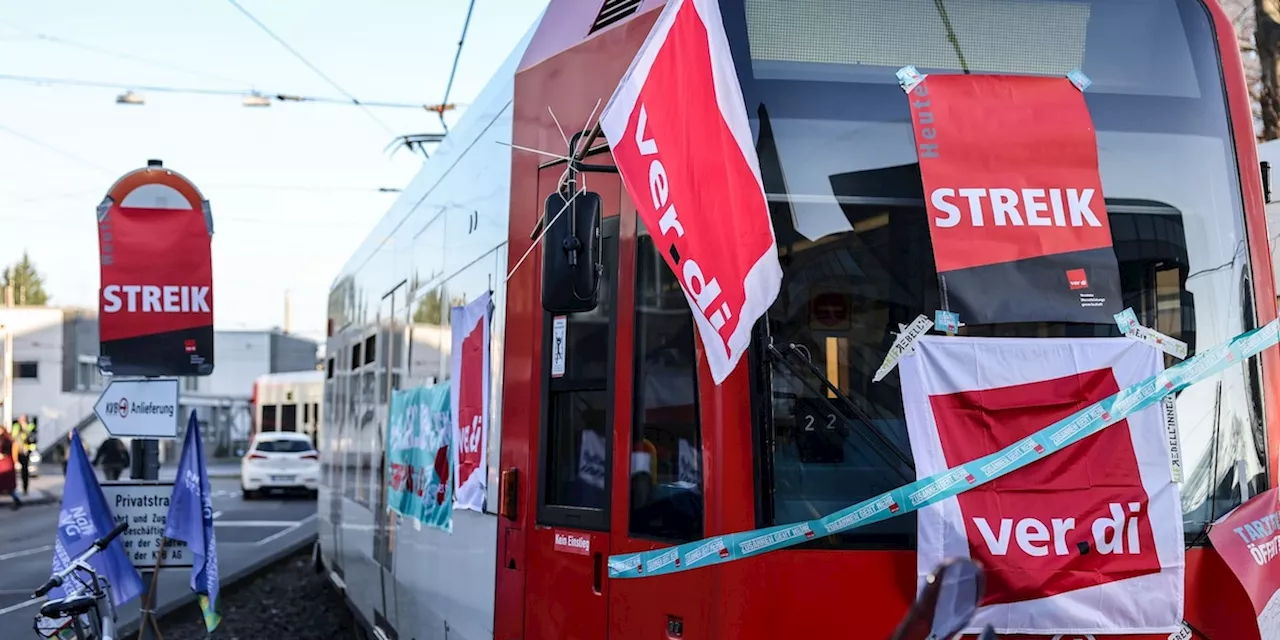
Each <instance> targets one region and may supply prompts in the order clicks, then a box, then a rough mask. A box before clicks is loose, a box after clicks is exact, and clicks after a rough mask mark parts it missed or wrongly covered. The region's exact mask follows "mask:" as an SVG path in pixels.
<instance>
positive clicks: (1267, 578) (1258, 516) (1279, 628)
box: [1209, 488, 1280, 640]
mask: <svg viewBox="0 0 1280 640" xmlns="http://www.w3.org/2000/svg"><path fill="white" fill-rule="evenodd" d="M1209 540H1210V541H1211V542H1213V548H1214V550H1216V551H1217V552H1218V555H1220V556H1222V559H1223V560H1225V561H1226V563H1227V566H1228V567H1231V572H1232V573H1234V574H1235V575H1236V579H1237V580H1239V581H1240V584H1241V585H1243V586H1244V590H1245V591H1247V592H1248V593H1249V601H1250V602H1252V603H1253V610H1254V612H1255V613H1256V614H1257V615H1258V631H1259V633H1260V635H1261V637H1262V640H1280V488H1276V489H1268V490H1267V491H1264V492H1262V493H1260V494H1258V495H1257V496H1255V497H1254V498H1253V499H1252V500H1249V501H1248V502H1246V503H1244V504H1242V505H1240V507H1239V508H1238V509H1236V510H1235V511H1232V512H1231V513H1229V514H1227V516H1226V517H1225V518H1223V519H1222V520H1220V521H1218V522H1217V523H1215V524H1214V525H1213V528H1211V529H1209Z"/></svg>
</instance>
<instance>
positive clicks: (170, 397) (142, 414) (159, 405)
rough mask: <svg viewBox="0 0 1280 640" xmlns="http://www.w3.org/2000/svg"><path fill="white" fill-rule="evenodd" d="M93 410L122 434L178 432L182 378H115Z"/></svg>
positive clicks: (154, 435) (166, 434)
mask: <svg viewBox="0 0 1280 640" xmlns="http://www.w3.org/2000/svg"><path fill="white" fill-rule="evenodd" d="M93 412H94V413H96V414H97V415H98V419H99V420H101V421H102V424H103V426H105V427H106V428H107V433H110V434H111V435H113V436H116V437H120V438H176V437H177V436H178V379H177V378H146V379H142V380H112V381H111V382H109V383H107V388H106V389H104V390H103V391H102V395H101V396H98V402H97V404H95V405H93Z"/></svg>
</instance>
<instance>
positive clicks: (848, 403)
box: [768, 341, 916, 482]
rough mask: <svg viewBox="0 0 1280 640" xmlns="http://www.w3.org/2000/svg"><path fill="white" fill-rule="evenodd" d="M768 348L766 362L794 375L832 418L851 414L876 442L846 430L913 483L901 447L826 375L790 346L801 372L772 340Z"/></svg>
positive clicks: (910, 466) (908, 460)
mask: <svg viewBox="0 0 1280 640" xmlns="http://www.w3.org/2000/svg"><path fill="white" fill-rule="evenodd" d="M768 348H769V355H771V356H772V357H771V358H770V360H772V361H774V362H776V363H778V364H781V365H783V366H785V367H786V368H787V369H788V370H789V371H790V372H791V374H792V375H793V376H795V378H796V379H797V380H799V381H800V384H802V385H804V386H805V388H807V389H808V390H809V392H810V393H812V394H813V395H814V396H815V397H816V398H818V400H819V401H820V402H822V403H823V404H824V405H825V408H826V409H827V410H828V411H830V412H832V413H833V414H836V415H842V416H848V415H852V416H853V418H854V419H856V420H857V421H858V422H861V423H862V425H863V426H864V427H866V430H870V431H871V433H872V434H874V435H875V437H876V440H874V441H873V440H872V439H871V438H870V437H869V436H867V434H866V433H864V432H863V431H864V430H863V429H850V431H853V432H854V433H856V434H858V436H859V437H861V438H862V439H863V440H864V441H866V442H867V444H869V445H871V447H870V448H871V449H872V450H874V451H875V452H876V454H877V455H879V456H880V457H881V458H883V459H884V461H885V462H886V463H888V465H889V467H891V468H892V469H893V470H894V471H896V472H897V473H898V475H899V476H901V477H902V478H903V479H904V480H906V481H908V482H911V481H914V480H915V477H914V475H915V471H916V466H915V464H914V463H912V461H911V457H910V456H908V455H907V454H906V452H904V451H903V450H902V449H901V448H899V447H898V445H896V444H894V443H893V441H891V440H889V438H887V437H886V436H885V435H884V433H882V432H881V431H880V429H879V428H877V427H876V426H875V424H874V423H872V421H871V418H870V416H868V415H867V413H866V412H865V411H863V410H862V407H859V406H858V405H857V404H856V403H854V401H853V400H852V399H851V398H849V396H846V395H845V394H844V393H843V392H841V391H840V389H839V388H837V387H836V386H835V385H833V384H831V381H830V380H828V379H827V376H825V375H823V373H822V370H821V369H818V368H817V367H816V366H814V364H813V363H812V362H810V361H809V359H808V358H805V357H803V356H800V355H798V352H799V350H798V349H796V346H795V344H794V343H792V344H788V345H787V350H788V351H789V352H790V353H793V354H797V359H798V360H799V361H800V362H801V363H802V364H804V369H801V368H799V367H797V366H796V365H795V364H794V363H792V362H791V361H790V360H789V359H788V358H787V356H786V355H785V354H783V353H782V352H781V351H779V350H778V348H777V347H775V346H773V344H772V341H770V344H769V347H768ZM806 369H807V370H808V371H809V373H811V374H813V375H814V376H815V377H816V378H818V380H820V381H821V382H822V384H823V386H824V387H826V390H827V391H829V392H831V394H832V395H834V396H835V397H836V398H837V399H839V400H840V403H841V404H842V405H843V406H844V407H845V409H846V410H845V411H841V410H840V409H839V408H838V407H836V406H835V405H834V404H833V403H832V402H831V400H830V399H828V398H827V395H826V394H825V393H823V392H822V391H821V390H819V389H817V388H816V387H814V386H813V385H812V384H810V383H809V381H808V380H806V379H805V376H804V371H805V370H806ZM877 441H878V442H879V443H880V445H881V446H882V447H884V448H885V449H888V450H889V452H890V453H892V454H893V456H894V457H896V458H897V461H896V462H895V461H894V460H891V459H889V458H888V457H887V456H886V455H885V454H884V452H883V451H881V448H880V447H877V446H875V444H876V442H877ZM897 463H901V464H902V465H903V466H905V467H906V468H907V469H910V470H911V475H910V476H908V475H907V474H905V473H903V472H902V469H901V468H900V467H899V466H898V464H897Z"/></svg>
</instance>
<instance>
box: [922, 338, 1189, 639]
mask: <svg viewBox="0 0 1280 640" xmlns="http://www.w3.org/2000/svg"><path fill="white" fill-rule="evenodd" d="M899 366H900V367H901V369H902V372H901V375H902V396H903V404H904V406H905V408H906V418H907V430H908V434H909V436H910V440H911V449H912V453H913V455H914V457H915V463H916V473H917V474H918V475H919V477H921V478H925V477H928V476H931V475H933V474H936V473H940V472H945V471H946V470H947V469H950V468H953V467H957V466H960V465H963V464H964V463H966V462H969V461H971V460H978V459H983V458H984V457H985V456H989V455H991V454H994V453H996V452H999V451H1001V450H1003V449H1005V448H1006V447H1010V446H1014V445H1019V444H1020V443H1021V446H1018V447H1016V448H1015V449H1014V450H1013V451H1012V452H1011V453H1010V454H1009V455H1005V456H1002V457H997V458H993V459H990V460H988V461H986V462H984V465H985V466H984V469H983V471H984V472H985V473H987V474H990V473H991V472H993V471H997V470H998V469H999V467H1001V466H1002V465H1003V466H1009V465H1011V464H1013V463H1014V462H1016V461H1018V460H1023V459H1028V458H1030V459H1033V460H1034V459H1035V458H1036V457H1039V456H1041V455H1044V454H1045V449H1044V447H1043V446H1041V445H1040V444H1038V443H1037V442H1035V441H1034V440H1032V439H1029V436H1031V435H1032V434H1035V433H1036V432H1037V431H1039V430H1040V429H1041V428H1042V427H1044V425H1046V424H1053V423H1054V422H1056V421H1059V420H1061V419H1063V418H1066V417H1068V416H1071V415H1072V414H1074V413H1076V412H1077V411H1080V410H1081V409H1084V408H1086V407H1089V406H1090V405H1093V404H1094V403H1095V402H1098V401H1100V400H1103V399H1105V398H1107V397H1109V396H1111V395H1113V394H1115V393H1117V392H1119V391H1120V390H1121V389H1124V388H1126V387H1130V386H1131V385H1135V384H1138V383H1140V382H1142V381H1144V380H1148V379H1150V378H1151V377H1152V376H1156V375H1158V374H1160V373H1161V372H1162V371H1163V370H1164V364H1163V358H1162V355H1161V353H1160V352H1159V351H1158V350H1156V349H1152V348H1151V347H1149V346H1147V345H1145V344H1141V343H1137V342H1134V341H1133V340H1128V339H1125V338H1114V339H1113V338H1101V339H1100V338H1087V339H1043V338H959V337H938V336H930V337H925V338H922V339H921V340H920V341H919V342H917V343H916V353H915V355H914V356H912V357H910V358H906V359H904V360H903V362H902V363H901V364H900V365H899ZM1104 419H1106V418H1105V416H1104ZM1163 424H1164V421H1163V413H1162V411H1161V407H1160V405H1159V404H1156V405H1153V406H1151V407H1149V408H1146V409H1142V410H1140V411H1137V412H1134V413H1133V414H1132V415H1129V416H1128V417H1127V418H1126V419H1125V420H1123V421H1121V422H1119V423H1117V424H1115V425H1114V426H1112V427H1110V428H1108V429H1106V430H1105V431H1103V432H1101V433H1099V434H1097V435H1094V436H1092V437H1090V438H1087V439H1085V440H1083V441H1081V442H1078V443H1076V444H1073V445H1071V446H1069V447H1067V448H1066V449H1064V450H1063V451H1061V452H1059V453H1057V454H1056V455H1053V456H1046V457H1045V458H1044V459H1043V460H1035V461H1034V462H1032V463H1031V464H1028V465H1027V466H1025V467H1022V468H1020V469H1018V470H1016V471H1013V472H1010V473H1008V475H1005V476H1003V477H1000V478H997V479H995V480H993V481H991V482H989V483H987V484H984V485H982V486H978V487H974V488H973V489H971V490H969V491H966V492H964V493H961V494H959V495H956V496H954V497H951V498H948V499H945V500H941V501H939V502H937V503H936V504H932V505H929V506H925V507H922V508H921V509H920V513H919V516H918V523H919V524H918V533H919V544H918V549H919V550H918V551H917V563H916V570H917V573H918V574H919V576H920V577H921V578H923V577H924V576H926V575H927V574H928V573H929V571H930V570H932V569H933V568H934V567H935V566H937V564H938V563H940V562H942V560H943V559H944V558H946V557H952V556H960V557H970V558H972V559H974V560H977V561H979V562H981V563H982V565H983V566H984V567H985V568H986V570H987V578H986V595H985V596H984V600H983V605H984V606H983V608H982V609H981V611H980V612H979V613H978V617H977V618H976V619H975V620H974V626H977V627H980V626H982V625H984V624H987V623H990V624H991V625H992V626H993V627H995V628H996V629H997V631H999V632H1001V633H1116V632H1120V631H1123V632H1128V633H1171V632H1173V631H1176V630H1177V629H1178V628H1179V625H1180V624H1181V620H1182V607H1183V535H1182V515H1181V513H1182V512H1181V507H1180V500H1179V495H1178V486H1177V485H1176V484H1174V482H1173V476H1172V471H1171V467H1170V458H1169V451H1168V444H1167V441H1166V438H1165V434H1164V427H1163ZM966 479H967V480H968V481H969V482H974V481H975V478H974V475H973V474H972V473H970V474H968V475H967V478H966Z"/></svg>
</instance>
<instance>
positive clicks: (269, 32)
mask: <svg viewBox="0 0 1280 640" xmlns="http://www.w3.org/2000/svg"><path fill="white" fill-rule="evenodd" d="M227 2H229V3H231V6H233V7H235V8H236V9H237V10H239V11H240V13H242V14H244V16H245V17H246V18H248V19H249V21H250V22H252V23H254V24H255V25H257V26H258V28H259V29H262V31H263V32H264V33H266V34H267V35H268V36H270V37H271V39H273V40H275V41H276V42H278V43H280V46H282V47H284V48H285V49H287V50H288V51H289V53H292V54H293V56H294V57H295V58H297V59H298V60H299V61H300V62H302V64H305V65H307V67H308V68H310V69H311V70H312V71H314V72H315V74H316V75H318V76H320V77H321V78H323V79H324V81H325V82H328V83H329V86H331V87H333V88H334V89H337V90H338V93H341V94H342V95H344V96H346V97H347V98H349V99H350V100H351V103H352V104H354V105H356V106H358V107H360V109H361V110H362V111H364V112H365V114H366V115H368V116H369V118H371V119H372V120H373V121H374V122H376V123H378V126H380V127H382V128H383V129H384V130H386V132H387V133H388V134H390V135H392V136H394V135H396V132H395V131H394V130H393V129H392V128H391V127H389V126H387V123H385V122H383V121H382V119H380V118H379V117H378V116H377V115H375V114H374V113H373V112H372V111H370V110H369V109H368V108H367V107H366V106H365V105H364V103H362V102H360V100H359V99H358V98H356V97H355V96H353V95H351V92H349V91H347V90H346V89H343V88H342V85H339V84H338V83H337V82H335V81H334V80H333V79H332V78H330V77H329V76H327V75H325V73H324V72H323V71H321V70H320V68H319V67H317V66H316V65H314V64H312V63H311V61H310V60H308V59H307V58H306V57H305V56H303V55H302V54H301V53H299V52H298V50H297V49H294V48H293V47H292V46H290V45H289V43H288V42H285V41H284V39H283V38H281V37H280V36H278V35H276V33H275V32H274V31H272V30H271V28H270V27H268V26H267V25H265V24H263V23H262V21H261V20H259V19H257V18H256V17H254V15H253V14H252V13H249V10H248V9H245V8H244V7H243V6H241V4H240V3H239V2H237V1H236V0H227Z"/></svg>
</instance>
